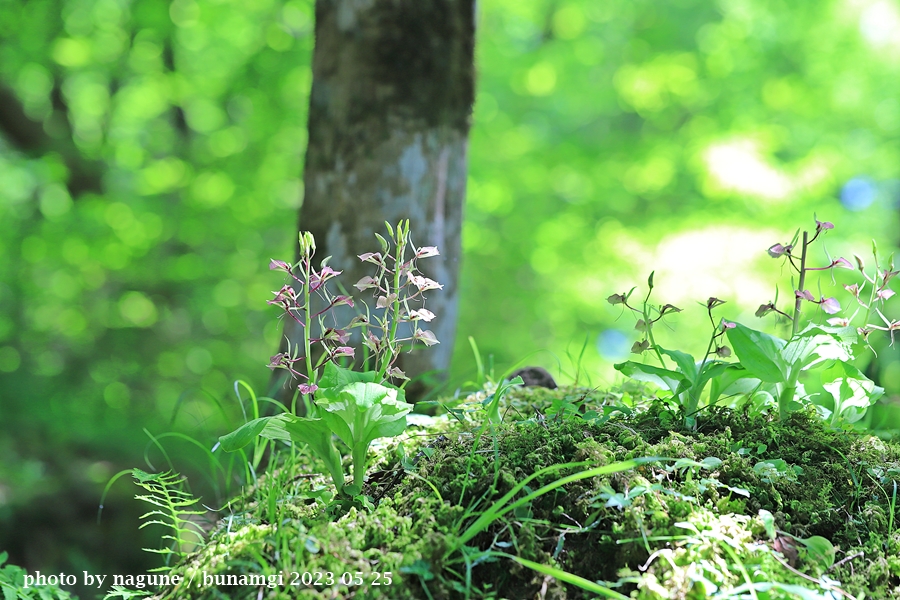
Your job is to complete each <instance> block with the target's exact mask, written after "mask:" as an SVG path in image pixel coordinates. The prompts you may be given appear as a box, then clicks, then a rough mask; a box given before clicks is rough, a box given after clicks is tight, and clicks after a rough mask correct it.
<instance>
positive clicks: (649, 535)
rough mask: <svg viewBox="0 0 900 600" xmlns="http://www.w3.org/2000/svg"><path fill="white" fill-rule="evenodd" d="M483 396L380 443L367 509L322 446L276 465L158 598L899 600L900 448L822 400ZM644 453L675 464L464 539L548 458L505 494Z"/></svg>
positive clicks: (551, 496) (603, 482)
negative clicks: (707, 407)
mask: <svg viewBox="0 0 900 600" xmlns="http://www.w3.org/2000/svg"><path fill="white" fill-rule="evenodd" d="M481 398H483V395H481V396H478V395H474V396H473V397H470V398H469V400H468V402H464V403H462V404H460V405H459V406H458V407H457V408H456V409H455V411H454V412H455V415H456V417H457V418H453V419H451V418H447V416H446V415H445V416H444V417H442V418H436V419H422V420H421V421H422V422H421V424H420V425H418V426H412V427H410V428H409V430H408V432H407V433H406V434H404V436H402V437H401V438H399V440H393V441H392V442H391V443H390V444H386V445H383V446H381V447H379V448H377V458H376V459H375V463H376V464H375V466H374V467H373V470H372V471H371V472H370V476H369V479H368V484H367V486H368V487H367V490H366V494H367V495H368V496H369V498H370V500H371V502H370V503H368V506H361V505H350V504H344V505H336V504H334V503H332V504H330V505H326V502H325V500H327V494H326V493H325V490H326V489H327V484H326V483H325V480H324V479H321V478H319V477H311V476H309V470H308V469H309V467H308V465H309V461H308V458H307V457H304V456H302V455H299V454H295V455H294V458H293V459H287V460H286V462H284V463H283V464H281V466H280V467H278V468H274V467H273V468H272V469H271V470H270V472H269V473H268V474H267V475H266V476H265V477H264V478H262V479H261V480H260V482H259V484H258V486H257V488H256V489H255V490H253V491H251V492H250V493H249V494H248V495H247V496H246V497H244V498H242V499H241V500H240V501H239V502H237V503H236V504H235V505H234V506H233V510H234V513H233V514H232V515H230V516H228V517H226V518H225V519H223V520H222V521H221V522H220V524H219V526H218V527H217V529H216V530H215V531H214V532H213V533H212V534H211V536H210V539H209V541H208V543H207V544H206V545H205V547H203V548H202V549H200V550H199V551H197V552H196V553H194V554H192V555H190V556H188V557H186V559H185V560H183V561H182V563H181V564H180V565H178V566H177V567H176V568H175V570H173V571H172V574H173V575H178V576H182V577H184V578H185V579H184V581H183V582H181V583H180V584H179V585H177V586H172V587H169V588H167V589H165V590H162V591H161V592H160V593H159V594H158V595H157V596H156V597H158V598H204V599H205V598H223V597H227V598H248V599H250V598H253V599H258V598H392V599H394V598H396V599H402V598H435V599H437V598H466V597H469V598H511V599H521V598H559V599H562V598H566V599H575V598H596V597H600V596H611V597H623V596H624V597H636V598H706V597H710V596H713V595H716V597H722V598H729V597H735V598H737V597H754V596H755V597H757V598H795V597H800V598H841V597H847V598H849V597H859V596H860V595H861V594H865V597H868V598H890V597H900V558H898V555H900V531H898V516H900V514H898V513H897V510H896V509H897V506H896V493H895V489H896V488H895V483H894V482H897V481H900V446H898V445H896V444H892V443H885V442H882V441H880V440H878V439H877V438H873V437H867V436H862V435H859V434H856V433H852V432H846V431H834V430H830V429H828V428H827V427H826V426H825V425H824V424H823V423H822V422H821V421H820V420H819V419H818V418H817V417H816V416H815V415H814V414H812V413H805V412H800V413H795V414H793V415H792V416H791V418H790V420H789V421H787V422H785V423H778V422H774V421H772V420H771V418H769V417H766V416H764V415H757V416H749V415H747V414H745V413H741V412H734V411H731V410H727V409H715V410H713V411H711V412H708V413H706V414H705V415H704V416H703V417H702V418H701V419H700V426H699V427H698V430H697V431H696V432H686V431H682V430H680V427H679V426H678V424H679V423H680V419H679V418H678V415H677V414H676V413H675V412H674V411H673V410H672V409H671V408H669V407H667V406H666V405H665V404H664V403H663V402H661V401H658V400H653V401H652V402H650V403H649V405H648V406H646V407H645V408H643V409H642V410H632V409H631V408H629V405H630V406H632V407H633V406H634V402H633V401H631V402H629V399H628V398H627V394H625V397H624V398H623V394H622V393H618V394H612V393H606V394H598V393H595V392H590V391H588V390H585V389H574V388H560V389H558V390H544V389H540V390H536V389H521V390H516V391H515V392H514V393H512V394H510V397H509V399H508V404H507V406H506V410H505V417H504V422H503V424H502V425H499V426H497V427H496V428H494V429H490V428H482V427H481V425H482V419H483V414H482V413H480V412H479V409H480V406H481V405H480V403H479V400H480V399H481ZM610 407H618V408H617V409H615V410H610ZM300 451H302V449H300ZM641 457H658V460H655V461H651V462H643V463H641V464H639V465H636V466H632V468H628V469H625V470H621V471H619V472H615V473H608V474H604V475H598V476H594V477H588V478H583V479H576V480H573V481H572V482H571V483H568V484H567V485H563V486H559V487H556V488H555V489H553V490H551V491H549V492H547V493H544V494H541V495H537V496H535V497H534V498H532V499H531V500H530V501H528V502H526V503H523V504H521V505H520V506H518V507H516V508H515V509H514V510H509V511H508V512H506V513H505V514H503V515H502V516H500V517H499V518H496V519H494V520H492V521H491V522H490V523H489V524H487V526H486V527H484V528H483V530H481V531H480V532H479V533H478V534H477V535H475V536H474V537H472V538H471V539H469V540H468V541H467V542H466V543H465V544H464V545H462V546H461V547H460V544H459V543H458V540H459V537H460V535H461V534H462V533H463V532H464V531H465V530H466V529H467V528H468V527H469V526H471V525H472V523H473V522H475V520H476V519H477V518H478V517H479V516H481V515H482V514H484V512H485V511H486V510H488V509H489V507H491V506H492V505H495V503H496V502H497V501H498V500H499V499H501V498H502V497H503V496H504V495H505V494H507V493H508V492H510V491H511V490H513V488H515V487H516V486H517V485H519V484H520V482H522V481H524V480H526V478H528V477H529V476H531V475H533V474H534V473H536V472H538V471H541V469H545V471H546V472H545V473H544V474H542V475H540V476H538V477H536V478H534V479H533V480H531V481H529V482H528V484H527V485H526V486H524V487H523V489H521V491H518V492H517V493H516V494H514V495H513V497H512V498H511V499H510V500H509V502H508V503H507V504H506V506H509V505H510V504H511V503H512V502H513V501H515V500H516V499H520V498H523V497H525V496H527V495H528V494H531V493H533V492H535V491H536V490H539V489H540V488H541V487H542V486H545V485H550V484H553V482H555V481H556V480H558V479H560V478H561V477H564V476H569V475H573V474H576V473H579V472H581V471H584V470H585V469H590V468H593V467H597V466H603V465H612V464H614V463H617V462H620V461H626V460H628V459H635V458H641ZM566 463H583V464H581V465H580V466H577V467H576V466H569V467H566V468H561V469H560V468H554V465H562V464H566ZM301 465H303V466H302V467H301ZM267 481H268V482H267ZM273 481H278V482H280V483H279V484H278V486H277V489H275V487H274V486H273V485H272V482H273ZM511 557H517V559H514V558H511ZM537 567H540V568H537ZM598 587H601V588H602V589H603V590H606V591H598V589H597V588H598Z"/></svg>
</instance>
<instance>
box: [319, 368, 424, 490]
mask: <svg viewBox="0 0 900 600" xmlns="http://www.w3.org/2000/svg"><path fill="white" fill-rule="evenodd" d="M397 396H398V390H397V389H395V388H390V387H386V386H383V385H379V384H377V383H371V382H355V383H350V384H347V385H345V386H342V387H339V388H328V389H322V390H320V391H319V394H317V396H316V406H317V407H318V409H319V416H320V417H321V419H322V420H323V421H324V422H325V423H326V424H327V425H328V427H329V428H330V429H331V431H333V432H334V433H335V434H336V435H337V436H338V437H339V438H341V440H342V441H343V442H344V443H345V444H347V446H349V447H350V449H351V452H352V455H353V486H352V487H351V486H348V488H347V490H346V491H347V493H349V494H350V495H355V494H359V493H360V492H361V491H362V485H363V480H364V477H365V474H366V455H367V453H368V450H369V444H371V443H372V441H373V440H375V439H377V438H381V437H394V436H397V435H400V434H401V433H403V431H404V430H405V429H406V415H407V414H408V413H409V412H410V411H411V410H412V408H413V406H412V404H408V403H406V402H404V401H402V400H400V399H398V397H397Z"/></svg>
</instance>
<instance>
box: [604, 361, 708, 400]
mask: <svg viewBox="0 0 900 600" xmlns="http://www.w3.org/2000/svg"><path fill="white" fill-rule="evenodd" d="M613 366H614V367H615V369H616V370H617V371H619V372H621V373H623V374H625V375H628V376H629V377H631V378H632V379H636V380H638V381H646V382H648V383H655V384H656V385H658V386H659V387H661V388H667V389H669V390H670V391H671V392H672V393H673V394H678V393H680V392H681V391H682V390H683V389H685V388H686V387H688V386H690V384H691V382H690V380H688V379H687V378H686V377H685V376H684V375H682V374H681V373H678V372H677V371H670V370H668V369H662V368H660V367H654V366H652V365H644V364H641V363H636V362H634V361H631V360H629V361H627V362H623V363H618V364H616V365H613Z"/></svg>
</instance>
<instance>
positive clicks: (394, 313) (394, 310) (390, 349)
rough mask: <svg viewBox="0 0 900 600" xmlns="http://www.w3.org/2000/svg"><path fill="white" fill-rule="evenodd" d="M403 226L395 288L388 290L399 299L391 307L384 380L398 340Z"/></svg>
mask: <svg viewBox="0 0 900 600" xmlns="http://www.w3.org/2000/svg"><path fill="white" fill-rule="evenodd" d="M402 226H403V225H402V224H400V225H398V226H397V237H396V240H395V243H396V246H395V248H394V251H395V252H396V254H397V257H396V259H395V260H394V287H393V289H390V290H388V297H390V294H391V292H393V293H394V294H395V295H396V296H397V297H396V298H394V302H393V305H392V306H391V326H390V327H391V328H390V332H389V333H388V335H387V339H386V340H384V341H385V343H386V344H387V353H388V356H385V357H384V358H383V359H382V361H381V366H380V368H379V369H378V377H377V378H378V379H380V380H384V378H385V373H387V370H388V366H389V365H390V364H391V362H393V360H392V359H393V358H394V340H395V339H397V322H398V321H399V318H400V271H401V267H402V266H403V254H404V251H405V250H406V238H405V237H404V233H403V232H402V231H401V227H402Z"/></svg>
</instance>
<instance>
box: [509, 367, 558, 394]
mask: <svg viewBox="0 0 900 600" xmlns="http://www.w3.org/2000/svg"><path fill="white" fill-rule="evenodd" d="M516 376H519V377H521V378H522V381H524V382H525V386H526V387H544V388H548V389H551V390H555V389H556V388H557V385H556V381H555V380H554V379H553V375H551V374H550V372H549V371H547V369H545V368H543V367H522V368H521V369H516V370H515V371H513V372H512V373H511V374H510V375H509V379H515V378H516Z"/></svg>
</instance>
